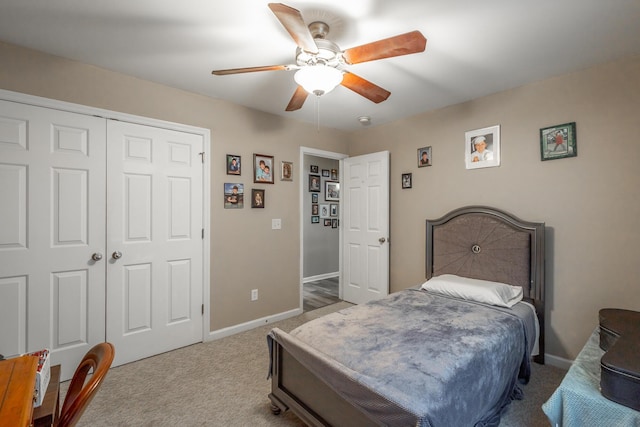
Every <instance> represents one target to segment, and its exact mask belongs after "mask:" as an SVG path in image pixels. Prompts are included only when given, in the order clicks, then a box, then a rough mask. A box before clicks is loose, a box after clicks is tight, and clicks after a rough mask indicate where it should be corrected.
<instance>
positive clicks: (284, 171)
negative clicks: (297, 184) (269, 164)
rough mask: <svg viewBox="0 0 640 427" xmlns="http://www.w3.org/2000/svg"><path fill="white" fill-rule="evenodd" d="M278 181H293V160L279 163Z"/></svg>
mask: <svg viewBox="0 0 640 427" xmlns="http://www.w3.org/2000/svg"><path fill="white" fill-rule="evenodd" d="M280 181H293V162H285V161H283V162H282V163H281V164H280Z"/></svg>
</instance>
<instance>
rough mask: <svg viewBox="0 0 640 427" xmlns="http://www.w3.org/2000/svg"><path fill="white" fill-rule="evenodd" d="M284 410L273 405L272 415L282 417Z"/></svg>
mask: <svg viewBox="0 0 640 427" xmlns="http://www.w3.org/2000/svg"><path fill="white" fill-rule="evenodd" d="M281 412H282V409H280V408H279V407H278V406H277V405H274V404H271V413H272V414H273V415H280V413H281Z"/></svg>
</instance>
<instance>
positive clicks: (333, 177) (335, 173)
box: [331, 169, 338, 181]
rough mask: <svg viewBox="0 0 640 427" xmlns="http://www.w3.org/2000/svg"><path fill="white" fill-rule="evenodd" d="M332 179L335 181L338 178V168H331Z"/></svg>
mask: <svg viewBox="0 0 640 427" xmlns="http://www.w3.org/2000/svg"><path fill="white" fill-rule="evenodd" d="M331 179H332V180H333V181H337V180H338V169H331Z"/></svg>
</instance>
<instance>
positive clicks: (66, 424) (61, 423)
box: [55, 342, 115, 427]
mask: <svg viewBox="0 0 640 427" xmlns="http://www.w3.org/2000/svg"><path fill="white" fill-rule="evenodd" d="M114 356H115V348H114V346H113V344H111V343H108V342H103V343H100V344H97V345H95V346H94V347H93V348H92V349H91V350H89V351H88V352H87V354H85V355H84V357H83V358H82V361H81V362H80V365H78V367H77V368H76V371H75V373H74V374H73V378H72V379H71V384H70V385H69V388H68V390H67V394H66V396H65V398H64V403H63V404H62V409H61V410H60V416H59V418H58V421H57V423H56V424H55V425H56V427H72V426H75V425H76V423H77V422H78V420H79V419H80V417H81V416H82V414H83V413H84V410H85V409H86V408H87V406H88V405H89V402H91V399H93V396H94V395H95V394H96V392H97V391H98V389H99V388H100V385H101V384H102V380H104V377H105V376H106V375H107V372H108V371H109V367H110V366H111V362H113V358H114ZM91 370H93V375H91V377H90V378H89V379H88V380H87V376H88V374H89V371H91ZM85 381H86V384H85Z"/></svg>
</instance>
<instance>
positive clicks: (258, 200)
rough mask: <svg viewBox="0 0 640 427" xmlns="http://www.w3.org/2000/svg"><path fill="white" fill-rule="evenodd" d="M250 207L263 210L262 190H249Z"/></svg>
mask: <svg viewBox="0 0 640 427" xmlns="http://www.w3.org/2000/svg"><path fill="white" fill-rule="evenodd" d="M251 207H252V208H264V190H262V189H260V190H259V189H257V188H252V189H251Z"/></svg>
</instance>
